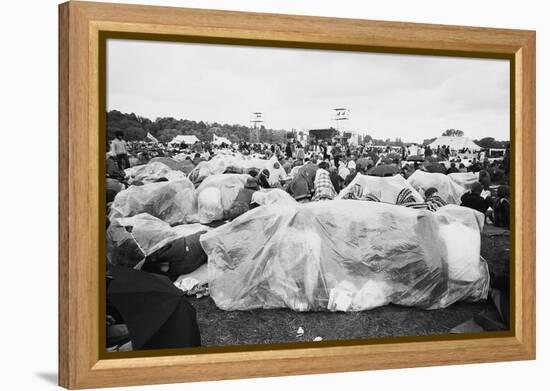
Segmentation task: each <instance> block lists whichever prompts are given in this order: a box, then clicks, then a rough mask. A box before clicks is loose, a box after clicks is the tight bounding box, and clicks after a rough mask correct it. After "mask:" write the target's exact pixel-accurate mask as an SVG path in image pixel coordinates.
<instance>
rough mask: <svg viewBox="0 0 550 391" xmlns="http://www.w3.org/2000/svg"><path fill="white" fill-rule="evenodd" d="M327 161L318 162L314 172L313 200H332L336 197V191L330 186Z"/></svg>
mask: <svg viewBox="0 0 550 391" xmlns="http://www.w3.org/2000/svg"><path fill="white" fill-rule="evenodd" d="M328 167H329V166H328V163H327V162H321V163H319V169H318V170H317V172H316V173H315V180H314V189H315V194H314V195H313V201H320V200H332V199H334V197H336V194H337V193H336V191H335V190H334V187H333V186H332V182H331V180H330V175H329V173H328V171H327V170H328Z"/></svg>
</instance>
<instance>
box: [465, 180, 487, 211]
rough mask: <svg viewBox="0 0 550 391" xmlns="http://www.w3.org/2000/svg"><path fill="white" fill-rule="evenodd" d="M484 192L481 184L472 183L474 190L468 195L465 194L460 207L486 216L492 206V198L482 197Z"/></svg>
mask: <svg viewBox="0 0 550 391" xmlns="http://www.w3.org/2000/svg"><path fill="white" fill-rule="evenodd" d="M482 191H483V185H482V184H481V183H479V182H474V183H472V188H471V189H470V191H468V192H467V193H464V195H462V197H461V198H460V201H461V204H460V206H465V207H467V208H471V209H475V210H477V211H478V212H481V213H483V214H485V212H487V209H489V207H490V206H491V205H492V202H491V197H487V198H483V197H481V192H482Z"/></svg>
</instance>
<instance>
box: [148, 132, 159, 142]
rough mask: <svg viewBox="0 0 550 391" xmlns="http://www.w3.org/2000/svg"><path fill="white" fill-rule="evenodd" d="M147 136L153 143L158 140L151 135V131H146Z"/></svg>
mask: <svg viewBox="0 0 550 391" xmlns="http://www.w3.org/2000/svg"><path fill="white" fill-rule="evenodd" d="M147 138H148V139H149V140H151V141H153V142H155V143H158V142H159V141H158V140H157V139H156V138H155V136H153V135H152V134H151V133H149V132H147Z"/></svg>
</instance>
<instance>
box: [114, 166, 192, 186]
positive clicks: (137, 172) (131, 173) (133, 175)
mask: <svg viewBox="0 0 550 391" xmlns="http://www.w3.org/2000/svg"><path fill="white" fill-rule="evenodd" d="M124 173H125V174H126V177H127V178H128V183H129V184H132V183H134V182H141V183H153V182H156V181H157V180H159V179H160V178H166V179H168V181H177V180H182V179H184V178H185V174H184V173H183V172H181V171H175V170H172V169H171V168H170V167H168V166H167V165H166V164H164V163H161V162H158V161H157V162H153V163H148V164H142V165H140V166H135V167H130V168H127V169H126V170H124Z"/></svg>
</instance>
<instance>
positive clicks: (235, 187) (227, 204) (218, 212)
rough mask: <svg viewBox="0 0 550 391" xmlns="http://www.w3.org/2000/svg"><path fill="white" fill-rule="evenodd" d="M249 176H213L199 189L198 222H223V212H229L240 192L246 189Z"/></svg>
mask: <svg viewBox="0 0 550 391" xmlns="http://www.w3.org/2000/svg"><path fill="white" fill-rule="evenodd" d="M247 178H250V175H247V174H221V175H211V176H209V177H207V178H205V179H204V181H202V183H201V184H200V186H199V187H197V196H198V221H199V222H200V223H201V224H209V223H211V222H213V221H217V220H222V219H223V212H224V211H229V208H231V205H232V204H233V201H235V199H236V198H237V194H239V190H241V189H242V188H244V185H245V183H246V180H247Z"/></svg>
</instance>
